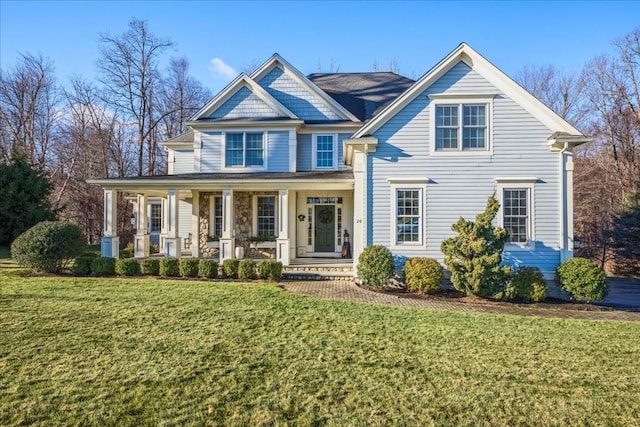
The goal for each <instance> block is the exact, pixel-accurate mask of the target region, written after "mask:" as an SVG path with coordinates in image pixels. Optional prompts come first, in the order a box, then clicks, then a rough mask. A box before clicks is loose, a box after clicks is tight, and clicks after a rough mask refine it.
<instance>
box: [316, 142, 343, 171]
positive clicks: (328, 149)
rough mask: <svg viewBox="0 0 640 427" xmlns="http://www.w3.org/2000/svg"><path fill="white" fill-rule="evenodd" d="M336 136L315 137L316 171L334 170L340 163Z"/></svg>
mask: <svg viewBox="0 0 640 427" xmlns="http://www.w3.org/2000/svg"><path fill="white" fill-rule="evenodd" d="M336 139H337V137H336V136H335V135H313V144H314V150H313V165H314V168H315V169H333V168H335V166H336V163H337V162H338V159H337V157H338V153H337V151H336V147H335V142H336Z"/></svg>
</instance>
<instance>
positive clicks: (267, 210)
mask: <svg viewBox="0 0 640 427" xmlns="http://www.w3.org/2000/svg"><path fill="white" fill-rule="evenodd" d="M255 206H256V210H255V212H256V213H255V223H254V224H255V230H256V236H264V237H275V235H276V197H275V196H256V203H255Z"/></svg>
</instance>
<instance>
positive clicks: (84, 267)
mask: <svg viewBox="0 0 640 427" xmlns="http://www.w3.org/2000/svg"><path fill="white" fill-rule="evenodd" d="M95 258H96V257H95V256H86V255H82V256H79V257H77V258H76V259H75V260H74V262H73V274H75V275H76V276H88V275H90V274H91V261H93V260H94V259H95Z"/></svg>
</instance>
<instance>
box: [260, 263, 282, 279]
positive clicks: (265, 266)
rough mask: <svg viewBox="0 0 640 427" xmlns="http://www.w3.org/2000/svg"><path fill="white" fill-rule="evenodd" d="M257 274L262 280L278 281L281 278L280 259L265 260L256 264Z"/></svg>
mask: <svg viewBox="0 0 640 427" xmlns="http://www.w3.org/2000/svg"><path fill="white" fill-rule="evenodd" d="M258 276H259V277H260V278H261V279H263V280H267V279H269V280H274V281H276V282H277V281H278V280H280V279H281V278H282V263H281V262H280V261H273V260H267V261H262V262H261V263H260V264H258Z"/></svg>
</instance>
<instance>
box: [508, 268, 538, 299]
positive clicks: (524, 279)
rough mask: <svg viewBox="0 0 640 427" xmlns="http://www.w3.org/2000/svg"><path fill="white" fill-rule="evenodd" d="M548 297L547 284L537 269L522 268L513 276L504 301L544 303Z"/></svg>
mask: <svg viewBox="0 0 640 427" xmlns="http://www.w3.org/2000/svg"><path fill="white" fill-rule="evenodd" d="M546 297H547V282H545V280H544V277H543V276H542V273H541V272H540V270H539V269H538V268H536V267H522V268H520V269H518V270H516V271H515V272H514V273H513V274H512V275H511V280H510V281H509V283H508V284H507V287H506V289H505V290H504V299H506V300H509V301H513V300H522V301H527V302H540V301H544V299H545V298H546Z"/></svg>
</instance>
